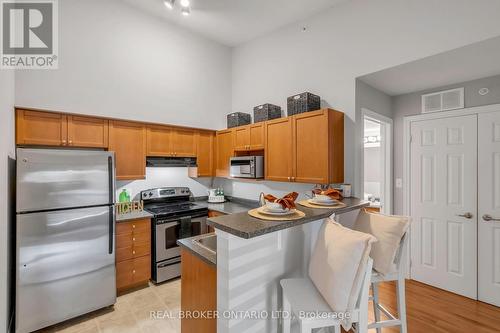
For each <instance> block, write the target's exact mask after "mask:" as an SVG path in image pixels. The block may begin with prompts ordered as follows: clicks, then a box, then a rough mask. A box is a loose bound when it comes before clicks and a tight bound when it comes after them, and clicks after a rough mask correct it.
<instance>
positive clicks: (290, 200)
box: [264, 192, 299, 209]
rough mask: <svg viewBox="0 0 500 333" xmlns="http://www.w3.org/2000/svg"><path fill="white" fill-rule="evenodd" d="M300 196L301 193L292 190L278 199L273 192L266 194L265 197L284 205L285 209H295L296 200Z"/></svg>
mask: <svg viewBox="0 0 500 333" xmlns="http://www.w3.org/2000/svg"><path fill="white" fill-rule="evenodd" d="M298 197H299V194H298V193H297V192H291V193H288V194H287V195H285V196H284V197H283V198H281V199H278V198H276V197H275V196H274V195H272V194H266V195H265V196H264V199H266V200H267V201H269V202H276V203H279V204H280V205H281V207H283V209H287V208H288V209H293V208H295V200H297V198H298Z"/></svg>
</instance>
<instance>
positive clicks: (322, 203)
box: [307, 199, 339, 206]
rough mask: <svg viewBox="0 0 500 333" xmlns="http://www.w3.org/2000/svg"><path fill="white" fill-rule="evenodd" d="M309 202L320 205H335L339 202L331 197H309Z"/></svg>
mask: <svg viewBox="0 0 500 333" xmlns="http://www.w3.org/2000/svg"><path fill="white" fill-rule="evenodd" d="M307 201H308V202H309V203H312V204H313V205H320V206H335V205H336V204H338V203H339V202H338V201H337V200H333V199H331V200H330V201H319V200H315V199H309V200H307Z"/></svg>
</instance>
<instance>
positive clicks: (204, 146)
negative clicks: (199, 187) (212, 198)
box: [196, 131, 215, 177]
mask: <svg viewBox="0 0 500 333" xmlns="http://www.w3.org/2000/svg"><path fill="white" fill-rule="evenodd" d="M214 142H215V133H214V132H208V131H207V132H205V131H199V132H198V135H197V147H196V152H197V153H196V163H197V164H198V175H197V176H198V177H211V176H213V175H214Z"/></svg>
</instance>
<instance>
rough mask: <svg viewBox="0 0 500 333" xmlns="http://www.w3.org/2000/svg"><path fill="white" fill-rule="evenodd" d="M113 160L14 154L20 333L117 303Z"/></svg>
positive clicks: (101, 155)
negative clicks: (15, 161)
mask: <svg viewBox="0 0 500 333" xmlns="http://www.w3.org/2000/svg"><path fill="white" fill-rule="evenodd" d="M114 176H115V171H114V155H113V153H111V152H105V151H86V150H54V149H22V148H19V149H18V150H17V180H16V183H17V190H16V197H17V200H16V206H17V209H16V210H17V216H16V332H18V333H24V332H32V331H34V330H37V329H40V328H43V327H47V326H50V325H53V324H56V323H59V322H62V321H64V320H67V319H70V318H73V317H76V316H79V315H82V314H85V313H88V312H91V311H93V310H97V309H100V308H103V307H106V306H109V305H112V304H114V303H115V301H116V281H115V250H114V247H115V245H114V238H115V232H114V225H115V213H114V201H115V200H114V199H115V177H114Z"/></svg>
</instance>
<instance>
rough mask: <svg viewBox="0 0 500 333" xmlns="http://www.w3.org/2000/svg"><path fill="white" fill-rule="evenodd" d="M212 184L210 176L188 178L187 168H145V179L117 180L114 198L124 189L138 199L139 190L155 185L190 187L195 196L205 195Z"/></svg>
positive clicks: (154, 186)
mask: <svg viewBox="0 0 500 333" xmlns="http://www.w3.org/2000/svg"><path fill="white" fill-rule="evenodd" d="M211 184H212V179H211V178H189V177H188V168H146V179H143V180H134V181H117V182H116V198H118V196H119V194H120V192H121V191H122V189H126V190H127V191H128V193H129V194H130V196H131V198H132V199H134V198H135V200H140V197H139V195H140V192H141V191H143V190H147V189H150V188H156V187H172V186H174V187H176V186H179V187H182V186H186V187H189V188H190V189H191V192H192V193H193V195H194V196H195V197H201V196H207V195H208V194H207V191H208V189H209V188H210V186H211Z"/></svg>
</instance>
